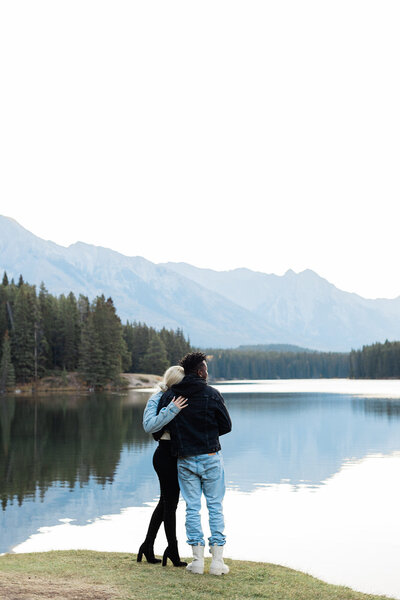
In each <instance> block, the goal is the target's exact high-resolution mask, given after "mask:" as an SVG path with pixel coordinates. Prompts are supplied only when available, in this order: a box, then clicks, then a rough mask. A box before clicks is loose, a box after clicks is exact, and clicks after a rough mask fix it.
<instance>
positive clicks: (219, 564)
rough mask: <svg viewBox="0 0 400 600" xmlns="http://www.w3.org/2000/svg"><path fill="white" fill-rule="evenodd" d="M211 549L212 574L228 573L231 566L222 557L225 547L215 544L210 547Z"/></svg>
mask: <svg viewBox="0 0 400 600" xmlns="http://www.w3.org/2000/svg"><path fill="white" fill-rule="evenodd" d="M210 550H211V554H212V561H211V565H210V575H226V574H227V573H229V567H228V565H226V564H225V563H224V559H223V558H222V554H223V552H224V547H223V546H217V544H214V546H211V547H210Z"/></svg>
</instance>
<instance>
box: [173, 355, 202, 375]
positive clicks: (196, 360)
mask: <svg viewBox="0 0 400 600" xmlns="http://www.w3.org/2000/svg"><path fill="white" fill-rule="evenodd" d="M206 359H207V355H206V354H204V352H189V354H186V356H184V357H183V358H182V359H181V360H180V361H179V364H180V365H181V367H183V368H184V371H185V375H187V374H188V373H196V372H197V369H198V368H199V366H200V364H201V363H202V362H203V360H206Z"/></svg>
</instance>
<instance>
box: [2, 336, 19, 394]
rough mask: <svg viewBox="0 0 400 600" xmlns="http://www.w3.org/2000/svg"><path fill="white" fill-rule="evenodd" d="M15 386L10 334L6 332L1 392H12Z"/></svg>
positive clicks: (3, 347)
mask: <svg viewBox="0 0 400 600" xmlns="http://www.w3.org/2000/svg"><path fill="white" fill-rule="evenodd" d="M14 386H15V371H14V366H13V364H12V361H11V344H10V339H9V337H8V332H6V333H5V335H4V339H3V344H2V353H1V362H0V392H5V391H6V390H11V389H12V388H13V387H14Z"/></svg>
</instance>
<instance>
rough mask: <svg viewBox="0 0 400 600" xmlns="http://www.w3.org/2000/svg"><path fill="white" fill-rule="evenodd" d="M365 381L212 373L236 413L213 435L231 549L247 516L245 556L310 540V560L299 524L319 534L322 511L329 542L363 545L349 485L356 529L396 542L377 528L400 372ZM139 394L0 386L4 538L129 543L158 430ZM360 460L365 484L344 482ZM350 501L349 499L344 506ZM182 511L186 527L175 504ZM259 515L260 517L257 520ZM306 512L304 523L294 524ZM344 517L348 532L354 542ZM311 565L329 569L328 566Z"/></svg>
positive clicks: (299, 553) (34, 543)
mask: <svg viewBox="0 0 400 600" xmlns="http://www.w3.org/2000/svg"><path fill="white" fill-rule="evenodd" d="M318 383H319V385H320V389H318V386H317V384H318ZM367 383H368V382H362V386H359V385H358V387H354V385H353V382H349V388H347V387H346V384H345V382H332V383H326V382H315V381H314V382H312V384H311V385H312V386H313V387H312V389H308V387H306V386H309V385H310V384H309V383H304V382H303V383H302V382H299V384H298V386H299V389H300V390H301V391H300V392H297V393H296V392H295V391H294V389H293V385H294V382H292V381H291V382H287V385H286V383H285V382H262V383H261V384H255V383H254V382H253V383H252V384H251V385H240V384H238V383H236V384H235V385H227V386H221V388H220V389H221V391H222V392H223V394H224V397H225V399H226V401H227V404H228V406H229V410H230V413H231V416H232V421H233V431H232V433H231V434H229V435H227V436H224V437H223V438H222V439H221V442H222V445H223V452H224V459H225V466H226V475H227V481H228V494H227V500H226V506H227V511H228V512H227V514H228V516H229V530H230V532H231V537H230V539H231V542H230V544H229V546H228V550H229V554H228V556H238V557H239V555H238V553H239V554H240V552H241V551H242V550H241V549H242V548H243V547H245V546H246V544H245V543H244V540H242V537H243V535H244V533H243V531H244V529H245V531H246V535H249V532H250V533H251V536H252V548H253V550H252V551H254V552H255V554H254V557H253V556H250V555H249V554H248V548H247V549H246V556H241V557H242V558H246V557H247V558H254V559H255V560H271V561H272V562H283V563H284V564H290V565H291V566H294V567H298V568H303V569H305V570H311V567H309V566H308V565H311V566H312V565H314V562H313V561H314V560H316V557H315V556H314V554H313V553H312V552H311V550H310V556H309V559H308V560H309V562H308V563H307V564H306V562H304V561H303V562H301V560H300V559H299V557H306V556H307V552H305V550H304V547H303V546H302V542H301V540H302V539H303V537H302V536H303V535H306V536H307V535H310V536H311V537H310V539H313V540H314V541H313V543H315V547H321V545H324V543H325V542H324V539H325V537H324V535H325V533H326V529H327V527H328V525H327V524H326V523H325V524H324V522H323V520H324V519H325V520H326V515H327V514H329V521H330V523H332V522H335V523H336V525H335V527H336V529H337V542H336V541H334V540H332V539H331V538H329V539H331V544H332V547H333V548H336V550H337V551H338V552H339V546H340V543H339V540H342V542H341V543H343V540H344V539H345V540H346V544H350V547H352V548H354V551H357V552H361V551H360V550H359V548H358V541H360V540H364V543H365V539H364V537H363V534H362V533H360V532H359V531H358V529H357V528H356V529H355V530H354V531H353V529H354V528H353V529H351V527H350V525H351V522H352V520H353V522H354V523H355V522H358V521H357V519H356V521H354V515H353V513H352V511H353V509H354V510H356V503H355V500H354V498H358V500H357V502H360V503H362V508H363V510H362V511H361V512H362V514H363V515H364V517H363V518H364V525H363V526H364V529H365V530H366V531H368V532H369V535H371V536H372V537H371V540H374V543H375V544H376V543H379V544H381V545H380V546H379V547H380V552H381V554H382V555H383V556H384V555H386V554H388V548H389V547H390V544H392V545H393V543H394V542H392V541H391V542H390V543H388V541H387V540H388V533H387V532H388V529H387V528H386V525H385V526H384V527H383V528H381V529H379V527H380V525H379V519H378V516H379V515H378V516H377V514H376V506H377V505H379V503H381V502H382V501H383V499H384V498H386V497H387V494H393V493H395V490H394V489H392V487H393V486H392V484H393V481H394V478H395V480H396V481H397V482H398V477H397V475H395V468H394V467H395V465H394V463H393V462H392V463H390V464H391V465H392V467H391V469H386V470H385V468H383V467H382V468H381V473H382V472H385V474H386V477H387V478H389V479H388V481H387V482H386V483H385V481H384V480H383V479H382V478H381V477H380V475H379V472H380V471H379V468H378V466H377V464H378V465H379V464H380V465H383V464H385V465H386V464H388V463H387V461H388V460H389V458H388V457H393V456H397V455H396V452H399V451H400V393H398V392H399V382H394V383H392V382H391V383H390V385H391V387H390V390H389V387H388V385H387V382H381V383H382V384H383V385H382V388H379V385H378V384H379V382H378V383H377V382H374V385H373V386H372V388H369V387H368V385H367ZM396 385H397V388H396ZM329 386H330V387H329ZM361 388H362V389H361ZM396 389H397V392H396ZM363 390H364V391H363ZM371 390H372V391H373V392H374V394H375V395H371ZM389 391H390V394H389V395H387V396H385V395H384V392H387V393H389ZM339 392H340V393H339ZM350 392H354V393H350ZM361 392H363V393H361ZM396 393H397V396H396ZM148 396H149V393H144V392H140V393H131V394H125V395H118V394H115V395H106V394H104V395H89V396H76V397H72V396H68V395H54V396H46V397H38V398H36V399H33V398H30V399H23V398H15V397H2V398H0V497H1V501H2V506H3V511H2V512H1V514H0V552H5V551H8V550H10V549H11V548H13V547H15V546H18V548H19V550H21V549H22V550H23V551H28V550H29V551H31V550H33V551H34V550H35V549H36V550H37V549H41V548H43V549H48V548H49V547H55V548H57V547H76V548H78V547H86V548H90V547H94V546H93V545H96V544H98V543H99V536H100V537H102V536H106V537H105V538H104V540H105V541H104V544H105V545H106V546H107V548H106V549H116V550H118V549H119V550H125V549H127V550H128V551H135V550H136V542H137V541H139V540H140V538H141V536H142V533H144V531H142V529H143V528H144V527H145V525H146V522H147V516H148V513H150V512H151V507H150V506H149V503H151V502H152V501H154V500H155V499H156V498H157V496H158V483H157V478H156V477H155V475H154V473H153V470H152V467H151V457H152V454H153V451H154V448H155V443H154V442H153V440H152V438H151V436H149V435H147V434H145V433H144V431H143V429H142V424H141V422H142V413H143V408H144V404H145V402H146V400H147V397H148ZM371 455H373V456H374V457H375V458H374V457H371ZM366 457H368V459H366ZM372 459H373V460H374V461H375V460H376V461H378V463H377V464H376V463H375V462H374V463H373V465H374V469H373V470H370V471H369V473H368V476H367V474H366V473H367V471H366V469H365V468H364V467H363V468H362V467H361V466H362V465H363V464H364V462H368V461H371V460H372ZM368 464H369V465H372V463H371V462H368ZM370 468H372V467H370ZM396 468H398V462H397V463H396ZM360 469H361V470H362V472H363V473H364V475H365V477H364V479H363V481H364V483H365V486H366V485H367V484H366V482H367V481H368V485H369V486H370V488H371V489H370V490H369V491H368V490H367V489H366V487H365V486H364V483H362V485H361V484H360V486H361V487H360V489H361V490H363V492H362V495H360V494H359V493H358V492H357V489H356V488H355V487H354V485H353V484H352V481H356V480H357V477H358V475H357V473H359V472H361V471H360ZM350 470H352V471H351V472H352V476H351V477H350V478H349V477H348V476H346V473H348V472H350ZM364 475H363V476H364ZM352 478H353V479H352ZM368 478H369V479H368ZM336 481H340V482H341V483H340V486H339V485H338V484H336V483H334V482H336ZM363 486H364V487H363ZM379 486H380V487H379ZM372 489H373V490H374V494H372V492H371V490H372ZM396 489H397V488H396ZM324 490H325V491H324ZM294 492H295V493H294ZM398 492H399V490H398V489H397V492H396V493H397V499H398V496H399V494H398ZM296 498H297V500H296ZM313 498H314V500H313ZM353 500H354V501H353ZM391 500H392V498H390V501H386V502H385V504H384V507H385V510H384V517H385V523H386V521H387V520H389V521H393V520H394V519H396V518H397V509H396V513H395V512H394V505H393V502H392V501H391ZM335 506H336V508H335ZM346 506H352V507H353V508H352V509H351V510H350V511H348V514H347V513H346ZM265 507H268V510H267V511H266V510H265ZM179 511H180V512H179V513H178V521H179V522H180V525H179V526H180V528H181V529H180V537H181V539H184V532H183V507H182V506H180V507H179ZM318 511H320V514H321V518H320V519H319V518H317V517H316V515H317V514H318ZM329 511H331V512H329ZM335 511H336V512H335ZM245 513H246V515H248V516H246V519H250V520H251V519H253V520H254V523H253V525H254V527H253V525H252V524H251V523H250V522H249V523H248V525H246V527H245V528H243V519H244V517H243V515H244V514H245ZM237 514H240V515H241V519H237V518H236V517H237ZM104 515H113V516H112V517H105V516H104ZM179 515H180V516H179ZM352 515H353V516H352ZM242 517H243V518H242ZM271 519H272V521H273V523H272V522H271ZM60 521H61V523H60ZM257 522H258V523H259V524H260V523H261V525H259V526H257V527H256V526H255V524H256V523H257ZM303 522H304V523H306V524H307V527H308V528H310V527H311V525H312V527H311V529H312V531H311V529H310V531H309V532H308V533H307V532H305V531H303V530H302V527H303V525H304V523H303ZM110 523H113V526H111V525H110ZM274 524H275V525H274ZM278 524H279V527H278ZM304 526H305V525H304ZM349 527H350V529H349ZM360 527H361V525H360ZM43 528H44V529H43ZM395 529H396V527H393V526H392V530H393V531H395ZM314 530H315V531H314ZM350 530H351V531H353V533H352V534H351V535H354V536H355V538H356V539H355V540H353V541H351V543H350V541H349V540H348V539H347V537H348V532H349V531H350ZM38 531H40V533H39V534H37V532H38ZM279 531H280V533H279ZM318 531H319V533H318ZM397 533H400V532H397ZM396 535H397V534H396ZM260 536H261V537H260ZM280 536H281V537H280ZM346 536H347V537H346ZM266 539H269V540H270V543H269V545H267V546H266V545H265V543H264V542H265V540H266ZM390 539H391V540H392V539H393V538H390ZM397 539H400V536H398V537H397ZM39 540H40V541H39ZM96 540H97V541H96ZM262 540H264V542H263V541H262ZM279 540H282V542H280V541H279ZM159 543H161V546H162V545H163V541H161V542H159ZM395 543H397V542H395ZM104 544H103V545H104ZM247 546H248V544H247ZM100 547H102V546H101V545H100ZM336 550H335V551H336ZM160 551H161V548H160ZM339 553H340V552H339ZM285 557H286V559H285ZM285 560H286V562H285ZM299 560H300V562H299ZM321 560H322V559H321ZM329 560H331V559H329ZM337 560H339V559H337V558H335V559H332V560H331V562H333V563H335V561H336V562H337ZM388 560H389V563H390V557H389V558H388ZM317 562H318V561H317ZM364 562H365V561H364ZM303 563H304V564H303ZM343 568H344V567H343ZM342 570H343V569H342ZM313 572H314V571H313ZM328 572H329V570H326V573H328ZM315 574H317V575H319V576H322V577H325V578H327V575H324V574H323V569H322V571H320V572H316V571H315ZM346 581H347V580H346ZM349 585H351V583H349ZM360 589H361V588H360ZM386 593H388V592H386ZM399 595H400V592H399Z"/></svg>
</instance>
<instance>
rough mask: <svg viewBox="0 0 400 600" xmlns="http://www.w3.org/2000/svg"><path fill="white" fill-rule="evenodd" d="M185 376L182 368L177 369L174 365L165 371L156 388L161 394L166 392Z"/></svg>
mask: <svg viewBox="0 0 400 600" xmlns="http://www.w3.org/2000/svg"><path fill="white" fill-rule="evenodd" d="M184 376H185V371H184V370H183V367H178V365H174V366H173V367H170V368H169V369H167V370H166V371H165V373H164V375H163V380H162V382H161V383H159V384H158V387H159V388H160V390H161V391H162V392H166V391H167V390H168V389H169V388H170V387H171V386H172V385H175V384H176V383H180V382H181V381H182V379H183V378H184Z"/></svg>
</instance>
